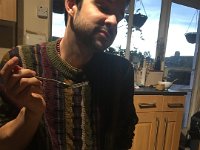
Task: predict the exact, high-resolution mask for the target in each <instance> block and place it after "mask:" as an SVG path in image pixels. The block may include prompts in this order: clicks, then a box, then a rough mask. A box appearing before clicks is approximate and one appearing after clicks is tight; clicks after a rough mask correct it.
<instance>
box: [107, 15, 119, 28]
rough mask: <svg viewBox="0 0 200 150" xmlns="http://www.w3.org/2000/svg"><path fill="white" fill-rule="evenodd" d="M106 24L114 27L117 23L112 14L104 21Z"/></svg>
mask: <svg viewBox="0 0 200 150" xmlns="http://www.w3.org/2000/svg"><path fill="white" fill-rule="evenodd" d="M105 22H106V24H109V25H112V26H115V25H117V23H118V21H117V17H116V15H114V14H110V15H108V16H107V19H106V20H105Z"/></svg>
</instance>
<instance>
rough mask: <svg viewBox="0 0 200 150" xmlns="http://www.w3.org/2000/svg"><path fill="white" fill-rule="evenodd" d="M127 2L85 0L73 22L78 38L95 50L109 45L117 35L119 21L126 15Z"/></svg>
mask: <svg viewBox="0 0 200 150" xmlns="http://www.w3.org/2000/svg"><path fill="white" fill-rule="evenodd" d="M125 3H126V1H125V0H83V3H82V6H81V8H80V10H78V9H77V12H76V13H75V15H74V18H73V24H72V29H73V30H74V32H75V34H76V36H77V37H78V40H80V41H81V42H83V43H84V44H85V45H86V46H89V47H90V48H92V49H95V50H104V49H106V48H107V47H109V46H110V45H111V44H112V43H113V41H114V39H115V37H116V34H117V23H118V22H119V21H120V20H121V19H123V17H124V9H125Z"/></svg>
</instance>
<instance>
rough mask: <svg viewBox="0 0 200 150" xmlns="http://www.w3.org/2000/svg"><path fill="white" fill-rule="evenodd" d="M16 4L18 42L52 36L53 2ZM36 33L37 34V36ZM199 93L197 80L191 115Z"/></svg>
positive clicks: (164, 29) (164, 12)
mask: <svg viewBox="0 0 200 150" xmlns="http://www.w3.org/2000/svg"><path fill="white" fill-rule="evenodd" d="M8 2H9V1H8ZM15 2H16V1H15ZM175 2H177V3H182V2H183V3H184V4H185V5H188V6H200V5H199V2H198V1H197V2H196V1H194V2H196V3H195V4H192V1H189V2H187V1H178V0H177V1H175ZM1 3H4V1H2V2H1ZM13 3H14V1H13V2H12V4H13ZM163 3H165V4H163V9H162V13H161V15H163V16H164V17H161V24H160V28H159V31H160V32H159V35H158V38H160V39H162V41H161V43H163V44H164V45H166V40H167V39H166V36H167V35H166V34H167V26H168V25H167V24H168V22H167V21H166V20H167V18H166V17H169V10H170V8H169V6H170V4H169V3H170V1H166V0H165V1H163ZM16 5H17V8H18V9H17V10H18V11H17V12H18V13H17V16H15V17H16V18H18V19H16V18H15V17H14V18H15V19H13V18H11V19H10V18H9V19H8V20H9V21H11V22H12V23H13V22H14V24H15V27H16V26H17V28H18V29H17V30H16V31H13V32H15V33H16V32H17V33H18V34H17V36H18V37H17V38H16V39H17V42H16V43H17V44H22V43H23V42H25V43H31V42H33V40H36V42H37V40H38V39H39V40H41V39H42V40H44V41H45V40H47V39H50V38H51V32H52V31H51V30H50V29H51V23H50V22H51V19H50V18H51V17H50V16H51V11H50V10H51V8H52V6H51V3H50V2H49V1H47V0H40V1H36V2H35V1H33V2H32V1H30V2H27V1H21V3H20V1H18V3H17V4H16ZM10 6H11V5H9V7H10ZM34 6H35V7H34ZM38 6H44V8H46V7H47V8H48V15H47V16H48V18H49V19H45V16H44V18H39V17H38V16H37V15H36V10H37V8H38ZM166 6H168V7H166ZM20 7H21V8H24V9H19V8H20ZM0 10H3V9H0ZM6 10H10V9H6ZM12 10H15V9H12ZM22 10H23V11H24V13H22V12H21V11H22ZM3 14H4V13H3ZM5 14H8V13H5ZM22 14H24V17H21V16H20V15H22ZM18 15H19V16H18ZM22 16H23V15H22ZM3 19H4V18H3ZM20 19H21V20H20ZM33 20H34V21H33ZM33 22H34V23H33ZM20 24H21V25H23V28H22V26H20ZM33 24H34V25H33ZM41 25H42V26H43V28H41V27H40V26H41ZM4 27H5V26H4ZM15 27H13V26H12V27H10V28H12V30H15V29H14V28H15ZM35 34H36V36H35ZM12 35H13V34H12ZM20 35H24V36H20ZM27 37H32V40H30V41H28V40H27V39H28V38H27ZM33 37H34V38H33ZM13 38H15V37H13ZM16 39H15V40H16ZM25 39H26V40H25ZM23 44H24V43H23ZM14 45H15V44H14ZM14 45H11V47H12V46H14ZM161 45H162V44H161ZM197 45H198V43H197ZM0 47H2V46H0ZM197 48H198V46H197ZM159 50H160V49H159ZM159 50H158V51H159ZM163 51H164V49H163ZM0 52H2V53H3V52H4V51H3V50H1V51H0ZM160 53H161V54H163V52H158V55H160ZM1 56H2V55H1ZM162 57H163V56H162ZM196 57H197V58H199V55H196ZM197 60H199V59H197ZM198 64H199V62H198V61H197V66H198ZM198 68H199V67H196V72H195V74H194V77H195V80H196V81H199V76H198V74H199V73H198V72H199V69H198ZM198 93H199V84H198V82H195V83H194V85H193V91H192V100H191V107H190V110H191V112H190V116H191V115H192V114H194V112H196V111H197V110H198V108H199V106H198V105H197V104H196V103H197V101H196V99H199V95H198Z"/></svg>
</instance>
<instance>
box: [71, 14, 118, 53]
mask: <svg viewBox="0 0 200 150" xmlns="http://www.w3.org/2000/svg"><path fill="white" fill-rule="evenodd" d="M72 27H73V28H72V29H73V31H74V33H75V35H76V38H77V40H79V41H80V42H81V43H83V44H84V45H85V46H87V47H88V48H89V49H91V50H92V51H103V50H105V49H106V48H108V47H109V46H110V45H111V44H112V42H113V40H114V37H115V36H116V34H112V35H111V38H110V39H109V40H106V41H104V42H101V41H100V40H99V39H98V37H97V34H98V32H99V31H100V30H101V29H102V28H104V29H105V30H107V31H108V32H111V31H109V29H107V27H105V26H100V25H96V24H95V25H94V24H91V23H90V22H89V21H87V20H85V19H83V18H82V17H81V16H80V15H79V14H77V16H76V18H75V19H74V20H73V23H72Z"/></svg>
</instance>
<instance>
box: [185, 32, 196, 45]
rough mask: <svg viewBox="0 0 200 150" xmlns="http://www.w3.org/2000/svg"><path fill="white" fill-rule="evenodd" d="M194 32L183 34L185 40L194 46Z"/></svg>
mask: <svg viewBox="0 0 200 150" xmlns="http://www.w3.org/2000/svg"><path fill="white" fill-rule="evenodd" d="M196 34H197V33H196V32H189V33H186V34H185V37H186V40H187V41H188V42H189V43H191V44H194V43H196Z"/></svg>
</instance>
